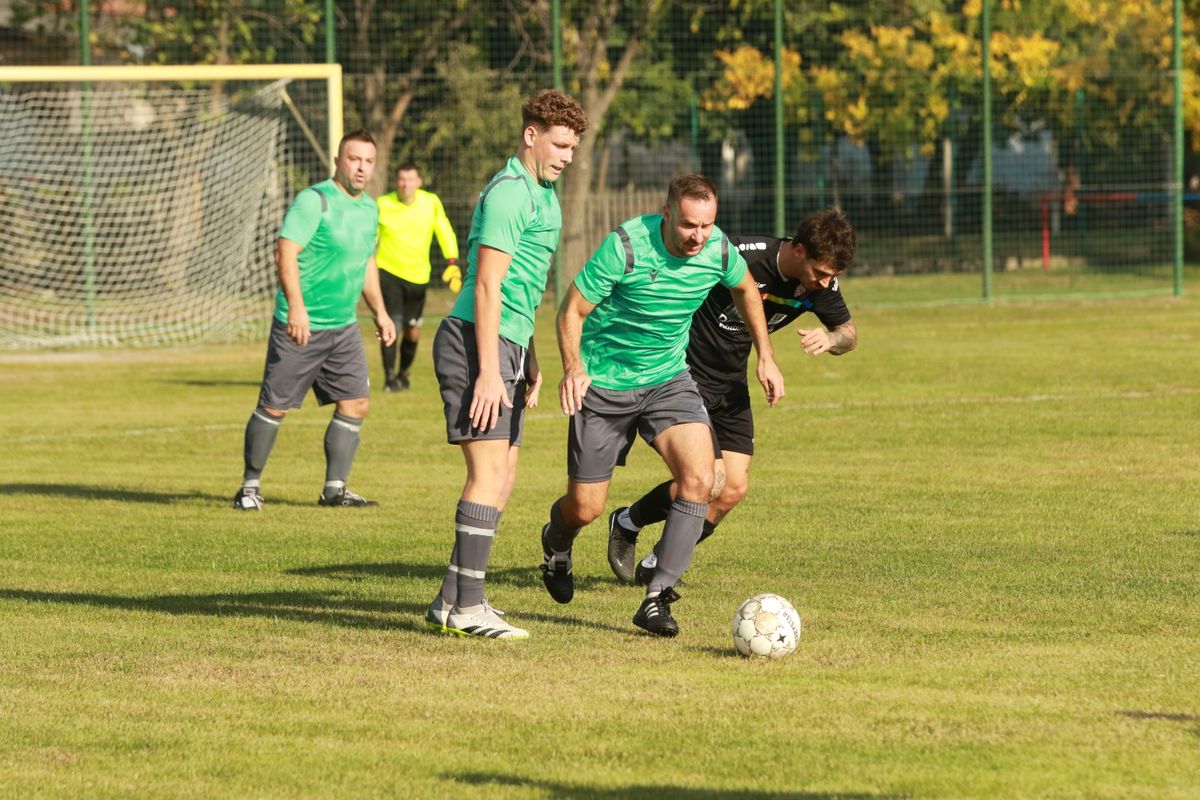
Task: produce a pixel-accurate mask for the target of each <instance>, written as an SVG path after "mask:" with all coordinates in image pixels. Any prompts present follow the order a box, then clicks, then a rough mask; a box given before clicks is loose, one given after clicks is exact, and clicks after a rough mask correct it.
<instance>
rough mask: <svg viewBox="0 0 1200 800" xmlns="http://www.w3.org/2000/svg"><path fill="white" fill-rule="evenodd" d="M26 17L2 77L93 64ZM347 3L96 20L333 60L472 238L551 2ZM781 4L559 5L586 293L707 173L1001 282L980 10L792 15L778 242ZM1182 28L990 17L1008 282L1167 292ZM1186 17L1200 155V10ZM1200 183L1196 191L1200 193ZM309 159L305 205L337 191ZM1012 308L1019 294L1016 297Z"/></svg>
mask: <svg viewBox="0 0 1200 800" xmlns="http://www.w3.org/2000/svg"><path fill="white" fill-rule="evenodd" d="M6 2H7V4H8V6H9V14H8V22H7V24H8V28H7V36H6V41H5V42H4V44H3V47H2V48H0V58H2V59H3V63H6V64H18V63H77V62H78V60H79V53H80V47H79V43H78V40H77V36H78V7H77V2H78V0H54V1H53V2H51V1H50V0H6ZM333 7H334V22H335V25H334V27H335V30H334V31H333V36H332V41H331V42H329V41H327V37H326V34H327V33H328V31H327V27H326V22H325V16H324V14H325V7H324V4H323V3H321V2H319V1H314V0H183V1H181V2H167V1H166V0H110V2H106V3H102V4H96V5H94V6H93V9H92V15H91V18H90V19H91V37H90V40H91V46H92V61H93V63H170V64H181V63H205V64H209V63H212V64H221V63H234V64H236V63H252V62H263V61H267V62H283V61H290V62H308V61H323V60H327V59H328V58H330V56H331V55H332V58H333V59H334V60H337V61H339V62H341V63H342V64H343V66H344V68H345V70H346V75H347V82H346V96H345V107H346V108H345V112H346V117H347V122H348V124H350V125H359V124H361V125H364V126H366V127H368V128H369V129H371V130H372V131H373V132H375V133H376V134H377V136H378V137H379V139H380V141H381V154H380V155H381V166H382V167H384V168H383V169H381V170H380V171H379V172H378V174H377V177H376V179H375V181H374V183H373V185H372V186H371V190H372V192H373V193H374V194H380V193H382V192H384V191H387V190H388V189H389V185H388V183H389V175H390V171H389V170H388V169H387V168H386V167H387V166H388V165H395V164H397V163H399V162H400V161H402V160H410V159H411V160H415V161H416V162H418V163H419V164H421V165H423V166H424V167H425V169H426V170H427V172H428V184H429V188H432V189H433V190H435V191H437V192H438V193H439V194H441V196H442V197H443V200H444V201H445V202H446V203H447V206H448V208H449V210H450V213H451V215H452V218H453V219H454V220H455V222H456V223H457V227H458V229H459V230H460V232H462V233H464V234H465V231H466V229H467V227H468V225H469V219H470V213H471V209H472V207H473V205H474V200H475V197H476V196H477V193H478V190H479V187H480V186H481V185H482V184H483V182H484V181H485V180H486V179H487V177H488V176H490V175H491V174H492V173H493V172H494V171H495V170H496V169H497V168H498V166H499V164H500V162H501V161H502V159H503V158H504V156H505V155H506V154H508V153H510V152H511V151H512V150H513V149H514V140H515V136H516V128H517V126H518V124H519V117H518V113H517V109H518V108H519V103H520V100H521V99H522V98H523V97H524V96H526V95H527V94H529V93H531V92H532V91H534V90H536V89H537V88H539V87H543V86H547V85H550V84H552V83H553V82H554V76H555V70H554V68H555V64H554V62H553V59H552V20H551V3H550V2H549V0H504V2H495V3H491V2H489V3H478V2H469V1H468V0H440V1H439V2H436V3H429V2H412V0H391V1H390V2H389V1H386V0H340V1H339V2H336V3H334V6H333ZM774 8H775V2H774V0H680V2H665V1H664V0H603V1H602V2H594V0H561V23H560V28H561V31H562V45H563V47H562V54H561V61H560V62H559V65H558V66H559V67H560V68H561V72H562V76H563V83H564V87H565V88H566V89H567V90H568V91H570V92H572V93H573V94H575V95H576V96H577V97H578V98H579V99H580V100H581V102H582V103H583V104H584V106H585V107H586V109H587V110H588V112H589V116H590V118H591V119H592V121H593V125H592V127H591V129H590V130H589V131H588V133H587V135H586V136H585V137H584V141H583V142H582V145H581V147H580V149H579V152H578V155H577V158H576V163H575V164H574V166H573V167H572V168H571V170H569V171H568V174H567V175H566V176H565V177H564V179H563V185H562V200H563V205H564V211H565V220H566V228H565V230H564V240H563V245H562V248H561V251H560V258H559V264H560V267H561V268H562V269H564V270H565V271H566V273H567V274H570V273H571V272H573V271H574V269H576V268H577V267H578V265H579V264H581V263H582V261H583V260H585V259H586V257H587V256H588V255H589V254H590V251H591V248H592V247H594V245H595V242H596V241H597V240H598V238H599V236H600V235H602V234H603V233H604V232H605V231H606V230H607V229H608V227H611V225H610V222H611V220H612V219H614V218H615V219H617V221H619V220H620V219H621V218H623V217H624V216H628V215H629V214H631V213H641V212H645V211H651V210H654V209H655V208H656V207H657V205H658V204H659V203H660V202H661V201H660V199H659V198H660V196H661V194H662V190H663V186H664V184H665V182H666V180H667V179H668V178H669V176H670V175H671V174H674V173H676V172H679V171H681V170H691V169H699V170H701V171H704V172H705V173H707V174H710V175H712V176H714V177H716V178H717V179H718V180H719V182H720V185H721V186H722V190H723V194H722V199H723V202H722V206H721V217H720V220H719V221H720V223H721V225H722V226H723V227H724V228H726V229H729V230H736V231H745V232H750V231H756V232H769V233H776V234H780V235H782V234H785V233H787V232H788V229H790V228H792V227H793V226H794V224H795V221H796V220H797V219H798V218H799V217H800V216H801V215H802V214H803V213H804V212H807V211H810V210H813V209H816V208H819V207H822V206H825V205H829V204H837V205H840V206H842V207H843V208H844V209H845V210H846V211H847V213H848V214H849V215H850V217H851V219H852V221H853V222H854V223H855V225H856V226H857V228H858V229H859V231H860V232H861V234H862V252H861V254H860V258H859V260H858V263H857V265H856V266H855V268H854V272H855V273H856V274H858V275H860V276H868V275H881V274H882V275H887V274H897V273H899V274H907V273H913V272H935V273H952V272H959V273H962V272H966V273H971V274H978V273H979V272H981V270H982V257H981V254H982V250H981V247H980V242H979V235H980V227H981V225H980V220H981V196H982V195H981V191H982V153H983V147H984V141H985V137H984V136H983V132H982V128H981V124H982V119H981V107H982V106H981V103H982V97H981V80H982V67H981V61H982V57H981V41H980V35H981V11H982V5H981V0H904V1H903V2H891V1H889V2H883V1H882V0H869V1H868V2H861V3H837V2H835V3H825V2H820V3H818V2H810V1H809V0H785V2H783V5H782V9H783V26H784V48H785V49H784V61H785V70H784V74H783V93H784V100H785V107H784V125H785V127H784V137H783V146H784V147H785V157H784V164H785V168H784V185H785V187H786V190H785V196H786V205H785V208H786V211H785V215H784V219H785V220H786V221H785V223H784V229H783V230H775V229H774V228H775V203H776V201H775V186H776V182H777V181H776V173H775V157H776V156H775V148H776V139H775V130H774V114H775V106H774V62H773V58H774V56H773V53H774V45H773V35H774V24H773V23H774ZM1171 10H1172V6H1171V3H1170V2H1164V0H1130V1H1129V2H1124V1H1110V0H1099V1H1093V0H1045V1H1044V2H1038V3H1028V2H1021V1H1020V0H996V2H994V3H993V30H994V35H993V38H992V41H991V53H992V79H993V91H994V98H995V113H994V125H993V132H992V137H991V143H992V145H991V146H992V147H993V152H994V158H995V162H996V181H995V185H994V188H993V202H994V219H995V230H996V253H995V258H996V261H995V263H994V265H993V266H994V267H995V268H996V269H997V270H998V271H999V272H1002V273H1003V272H1016V271H1019V270H1023V269H1024V270H1028V269H1034V270H1036V269H1041V270H1042V271H1043V272H1056V273H1058V274H1057V275H1055V276H1050V275H1047V276H1045V279H1046V280H1045V285H1044V286H1043V287H1040V288H1036V289H1035V293H1038V292H1041V291H1044V292H1048V293H1054V294H1061V293H1064V292H1068V293H1069V292H1071V291H1086V290H1093V291H1095V290H1097V286H1098V284H1096V283H1095V282H1094V279H1095V277H1096V275H1097V274H1100V275H1112V274H1114V273H1115V274H1119V275H1121V276H1125V277H1128V279H1129V280H1128V282H1127V283H1124V284H1121V285H1122V286H1124V287H1125V289H1127V290H1129V291H1137V290H1146V289H1148V288H1152V287H1154V288H1158V287H1165V286H1167V285H1168V284H1169V267H1168V266H1166V265H1167V262H1169V261H1170V259H1171V256H1172V252H1173V240H1172V236H1171V230H1172V228H1171V226H1172V222H1173V217H1172V213H1173V212H1172V206H1171V204H1170V203H1169V202H1167V199H1168V196H1169V194H1170V192H1171V188H1170V185H1171V182H1172V180H1173V175H1174V172H1173V170H1174V153H1173V148H1172V142H1173V131H1172V117H1171V111H1172V93H1173V81H1172V72H1171V31H1172V27H1173V25H1172V17H1171ZM1185 12H1186V13H1185V20H1184V30H1183V47H1184V58H1185V64H1186V67H1187V69H1186V75H1185V81H1184V110H1185V121H1186V131H1187V134H1186V135H1187V137H1188V141H1189V143H1191V144H1193V145H1194V143H1195V142H1196V141H1197V138H1198V137H1197V133H1198V132H1200V82H1198V81H1197V80H1196V73H1197V67H1200V44H1198V43H1197V37H1196V33H1197V31H1196V19H1197V13H1198V12H1200V0H1186V2H1185ZM2 23H3V18H0V24H2ZM330 44H332V48H330V46H329V45H330ZM313 107H314V110H313V111H312V112H311V113H312V114H313V115H314V117H319V116H320V114H319V111H318V110H316V109H318V108H319V103H316V102H314V103H313ZM317 121H318V122H319V119H318V120H317ZM1189 152H1190V150H1189ZM1197 161H1200V159H1197V158H1196V157H1194V156H1193V157H1192V161H1191V162H1190V163H1189V165H1188V171H1187V172H1188V176H1187V177H1188V178H1189V179H1190V178H1192V177H1193V176H1195V181H1194V182H1195V183H1196V186H1194V187H1189V191H1191V192H1193V193H1195V194H1198V195H1200V166H1197V163H1196V162H1197ZM313 162H314V160H313V159H311V158H309V159H308V163H307V166H306V169H305V170H299V174H298V175H297V178H296V181H297V183H302V182H303V181H304V180H309V179H313V180H315V179H318V178H320V177H322V172H323V169H324V168H323V167H322V165H320V164H319V163H313ZM1195 205H1196V206H1197V207H1198V208H1200V202H1197V203H1196V204H1195ZM1196 213H1197V214H1198V215H1200V211H1197V212H1196ZM606 226H607V227H606ZM1195 227H1200V225H1197V226H1195ZM1062 276H1068V279H1067V280H1066V284H1067V285H1066V287H1065V288H1064V285H1063V280H1061V278H1062ZM1027 283H1029V281H1028V280H1023V281H1022V284H1027ZM1102 288H1103V290H1109V289H1111V288H1112V287H1111V285H1109V284H1105V285H1104V286H1103V287H1102ZM998 290H999V291H1000V293H1002V294H1003V293H1004V292H1005V291H1010V292H1011V291H1015V289H1010V287H1008V286H1007V285H1006V283H1005V280H1004V279H1003V277H1002V278H1001V279H1000V281H999V284H998ZM976 294H977V291H975V290H974V289H972V291H971V292H970V293H969V295H968V296H971V295H976Z"/></svg>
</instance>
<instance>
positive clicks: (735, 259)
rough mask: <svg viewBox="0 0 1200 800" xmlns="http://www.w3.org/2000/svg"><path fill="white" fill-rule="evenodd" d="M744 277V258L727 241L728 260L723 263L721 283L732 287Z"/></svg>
mask: <svg viewBox="0 0 1200 800" xmlns="http://www.w3.org/2000/svg"><path fill="white" fill-rule="evenodd" d="M726 241H728V240H726ZM744 277H746V259H744V258H742V254H741V253H739V252H738V250H737V248H736V247H735V246H734V245H733V243H732V242H729V260H728V262H727V263H726V265H725V272H724V274H722V275H721V285H722V286H724V287H726V288H728V289H732V288H733V287H735V286H737V285H738V284H739V283H741V282H742V278H744Z"/></svg>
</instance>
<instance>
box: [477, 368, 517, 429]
mask: <svg viewBox="0 0 1200 800" xmlns="http://www.w3.org/2000/svg"><path fill="white" fill-rule="evenodd" d="M501 405H503V406H504V407H505V408H512V407H513V404H512V400H510V399H509V398H508V392H507V391H505V389H504V379H503V378H501V377H500V373H498V372H496V373H484V372H481V373H479V377H478V378H476V379H475V390H474V392H472V394H471V408H470V410H469V411H468V414H469V415H470V417H471V427H472V428H475V429H476V430H478V431H481V432H484V433H486V432H487V431H490V430H492V429H493V428H495V427H496V424H497V423H498V422H499V421H500V406H501Z"/></svg>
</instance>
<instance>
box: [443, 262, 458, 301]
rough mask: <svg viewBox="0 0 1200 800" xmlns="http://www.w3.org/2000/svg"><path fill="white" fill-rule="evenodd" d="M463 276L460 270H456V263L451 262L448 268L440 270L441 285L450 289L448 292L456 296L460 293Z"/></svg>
mask: <svg viewBox="0 0 1200 800" xmlns="http://www.w3.org/2000/svg"><path fill="white" fill-rule="evenodd" d="M462 281H463V275H462V270H461V269H459V268H458V263H457V262H455V261H451V262H450V264H449V266H447V267H446V268H445V269H444V270H442V283H444V284H446V285H447V286H449V287H450V291H452V292H454V293H455V294H458V293H459V292H461V291H462Z"/></svg>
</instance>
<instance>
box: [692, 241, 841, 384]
mask: <svg viewBox="0 0 1200 800" xmlns="http://www.w3.org/2000/svg"><path fill="white" fill-rule="evenodd" d="M729 241H730V243H731V244H734V245H736V246H737V249H738V252H740V253H741V254H742V256H743V257H744V258H745V259H746V263H747V265H748V266H749V268H750V274H751V275H752V276H753V277H754V283H755V284H756V285H757V286H758V291H759V293H760V294H761V295H762V301H763V311H764V312H765V313H766V317H767V330H769V331H770V332H771V333H774V332H775V331H777V330H779V329H780V328H783V327H785V326H786V325H788V323H790V322H791V321H792V320H794V319H796V318H797V317H799V316H800V315H801V314H803V313H804V312H806V311H811V312H812V313H814V314H816V316H817V319H819V320H821V324H822V325H824V326H825V327H826V328H836V327H837V326H838V325H844V324H845V323H847V322H849V321H850V309H848V308H847V307H846V301H845V300H844V299H843V298H842V292H841V289H840V288H839V286H838V280H837V278H834V279H833V281H831V282H830V284H829V288H827V289H818V290H816V291H815V292H807V291H805V289H804V287H803V286H801V285H800V282H799V281H797V280H793V279H791V278H785V277H784V276H783V275H782V274H781V273H780V272H779V263H778V262H779V248H780V246H781V245H782V244H784V243H785V242H789V241H790V240H789V239H776V238H775V237H773V236H734V235H730V237H729ZM753 346H754V340H753V338H752V337H751V335H750V331H749V330H748V329H747V328H746V323H745V322H743V321H742V317H741V315H740V314H739V313H738V310H737V306H735V305H734V303H733V295H732V294H730V291H729V289H727V288H725V287H724V286H721V285H720V284H717V285H716V286H714V287H713V289H712V291H711V292H709V293H708V297H706V298H705V300H704V302H703V303H702V304H701V306H700V308H699V309H698V310H697V311H696V313H695V315H694V316H693V317H692V330H691V338H690V340H689V342H688V352H687V360H688V365H689V366H690V367H691V371H692V374H693V375H694V376H695V377H696V380H698V381H700V382H702V383H704V384H709V385H712V384H728V383H745V382H746V364H747V362H748V361H749V359H750V350H751V349H752V348H753Z"/></svg>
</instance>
